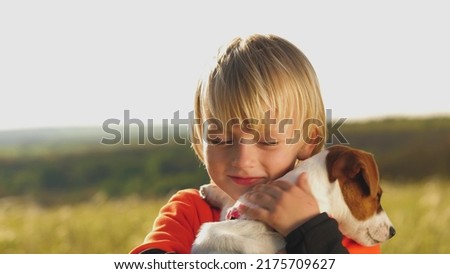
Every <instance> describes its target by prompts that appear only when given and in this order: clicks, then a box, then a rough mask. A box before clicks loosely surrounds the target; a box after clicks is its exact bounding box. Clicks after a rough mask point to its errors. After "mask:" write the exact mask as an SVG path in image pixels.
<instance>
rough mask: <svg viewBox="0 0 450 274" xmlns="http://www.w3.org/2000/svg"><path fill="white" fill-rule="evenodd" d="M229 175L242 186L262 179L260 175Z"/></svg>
mask: <svg viewBox="0 0 450 274" xmlns="http://www.w3.org/2000/svg"><path fill="white" fill-rule="evenodd" d="M229 177H230V179H231V180H232V181H233V182H234V183H236V184H238V185H244V186H249V185H253V184H256V183H257V182H259V181H260V180H261V179H262V178H261V177H238V176H229Z"/></svg>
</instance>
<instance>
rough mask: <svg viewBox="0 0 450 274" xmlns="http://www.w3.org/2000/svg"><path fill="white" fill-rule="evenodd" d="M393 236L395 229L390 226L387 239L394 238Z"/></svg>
mask: <svg viewBox="0 0 450 274" xmlns="http://www.w3.org/2000/svg"><path fill="white" fill-rule="evenodd" d="M394 235H395V228H394V227H393V226H391V227H390V228H389V239H390V238H392V237H394Z"/></svg>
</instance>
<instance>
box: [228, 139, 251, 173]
mask: <svg viewBox="0 0 450 274" xmlns="http://www.w3.org/2000/svg"><path fill="white" fill-rule="evenodd" d="M254 147H255V146H254V145H251V144H241V143H239V144H237V145H236V146H235V147H234V149H233V159H232V163H231V164H232V166H233V167H238V168H244V167H252V166H253V165H254V164H255V159H256V153H255V151H254Z"/></svg>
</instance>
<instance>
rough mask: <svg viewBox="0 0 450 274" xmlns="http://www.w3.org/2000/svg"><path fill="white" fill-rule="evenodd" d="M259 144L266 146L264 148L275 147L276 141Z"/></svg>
mask: <svg viewBox="0 0 450 274" xmlns="http://www.w3.org/2000/svg"><path fill="white" fill-rule="evenodd" d="M261 144H263V145H266V146H276V145H278V141H268V142H261Z"/></svg>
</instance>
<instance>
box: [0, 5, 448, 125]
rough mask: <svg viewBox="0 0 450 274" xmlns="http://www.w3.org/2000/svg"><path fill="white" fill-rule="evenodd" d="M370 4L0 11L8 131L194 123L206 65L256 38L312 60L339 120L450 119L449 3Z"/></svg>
mask: <svg viewBox="0 0 450 274" xmlns="http://www.w3.org/2000/svg"><path fill="white" fill-rule="evenodd" d="M153 2H157V3H153ZM363 2H364V3H363ZM367 2H369V1H270V2H268V1H220V2H219V1H192V0H191V1H113V0H105V1H98V0H87V1H86V0H78V1H60V0H54V1H46V0H42V1H2V2H0V94H1V100H0V130H5V129H19V128H36V127H54V126H58V127H59V126H99V127H101V125H102V123H103V121H104V120H106V119H109V118H115V119H120V120H123V115H124V110H130V113H131V116H132V118H138V119H141V120H144V121H145V120H147V119H153V120H154V121H155V122H158V121H161V120H162V119H163V118H166V119H170V118H172V117H173V113H174V112H175V111H179V112H180V116H181V118H183V117H186V118H187V115H188V112H189V111H191V110H192V109H193V96H194V88H195V85H196V83H197V80H198V78H199V76H200V73H201V72H202V71H203V69H204V68H205V65H206V64H207V62H208V61H209V60H210V59H211V58H213V56H214V55H215V53H216V52H217V49H218V48H219V47H220V46H222V45H223V44H224V43H226V42H228V41H229V40H230V39H232V38H234V37H235V36H239V35H248V34H252V33H264V34H265V33H273V34H276V35H279V36H282V37H284V38H286V39H287V40H289V41H291V42H293V43H294V44H295V45H297V46H298V47H299V48H300V49H301V50H302V51H303V52H304V53H305V54H306V55H307V56H308V58H309V59H310V61H311V62H312V64H313V66H314V67H315V69H316V72H317V74H318V77H319V81H320V84H321V88H322V95H323V98H324V102H325V107H326V108H329V109H332V110H333V118H348V119H349V121H351V120H359V119H365V118H377V117H385V116H393V115H402V116H405V115H414V116H422V115H433V114H446V115H450V36H449V33H450V16H448V8H447V5H448V4H446V1H435V0H432V1H370V3H369V4H368V3H367Z"/></svg>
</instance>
